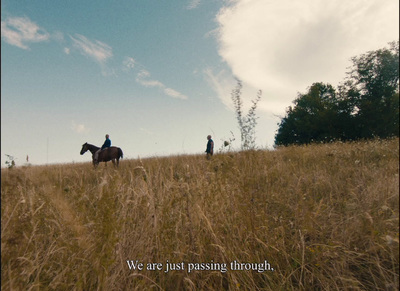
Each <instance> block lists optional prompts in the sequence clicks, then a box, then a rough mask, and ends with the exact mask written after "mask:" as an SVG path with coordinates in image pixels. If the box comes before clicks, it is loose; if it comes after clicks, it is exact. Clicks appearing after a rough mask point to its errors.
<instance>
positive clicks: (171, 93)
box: [164, 88, 187, 99]
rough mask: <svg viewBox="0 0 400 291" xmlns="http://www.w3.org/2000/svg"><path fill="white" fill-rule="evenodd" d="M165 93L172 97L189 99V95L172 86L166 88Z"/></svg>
mask: <svg viewBox="0 0 400 291" xmlns="http://www.w3.org/2000/svg"><path fill="white" fill-rule="evenodd" d="M164 93H165V94H167V95H168V96H170V97H172V98H178V99H187V96H185V95H183V94H182V93H180V92H178V91H176V90H174V89H171V88H165V89H164Z"/></svg>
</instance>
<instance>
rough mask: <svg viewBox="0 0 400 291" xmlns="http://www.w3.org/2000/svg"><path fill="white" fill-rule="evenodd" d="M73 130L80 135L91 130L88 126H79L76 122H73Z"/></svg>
mask: <svg viewBox="0 0 400 291" xmlns="http://www.w3.org/2000/svg"><path fill="white" fill-rule="evenodd" d="M71 129H72V130H73V131H75V132H76V133H79V134H80V133H85V132H88V131H89V129H88V128H86V126H85V125H84V124H77V123H75V121H72V122H71Z"/></svg>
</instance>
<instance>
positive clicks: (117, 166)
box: [117, 159, 119, 167]
mask: <svg viewBox="0 0 400 291" xmlns="http://www.w3.org/2000/svg"><path fill="white" fill-rule="evenodd" d="M117 167H119V159H117Z"/></svg>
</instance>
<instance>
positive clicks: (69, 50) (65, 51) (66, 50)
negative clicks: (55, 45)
mask: <svg viewBox="0 0 400 291" xmlns="http://www.w3.org/2000/svg"><path fill="white" fill-rule="evenodd" d="M64 53H65V54H67V55H69V54H70V53H71V49H69V48H67V47H65V48H64Z"/></svg>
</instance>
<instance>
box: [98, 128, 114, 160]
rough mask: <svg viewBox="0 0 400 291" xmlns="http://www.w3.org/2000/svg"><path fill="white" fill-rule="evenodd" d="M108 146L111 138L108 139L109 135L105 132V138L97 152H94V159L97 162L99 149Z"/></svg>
mask: <svg viewBox="0 0 400 291" xmlns="http://www.w3.org/2000/svg"><path fill="white" fill-rule="evenodd" d="M109 147H111V140H110V136H109V135H108V134H106V140H105V141H104V143H103V145H102V146H101V148H100V149H99V150H98V151H97V152H95V153H94V160H95V161H96V162H97V159H98V158H99V153H100V151H102V150H104V149H105V148H109Z"/></svg>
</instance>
